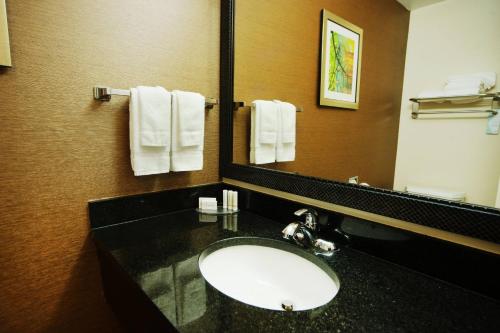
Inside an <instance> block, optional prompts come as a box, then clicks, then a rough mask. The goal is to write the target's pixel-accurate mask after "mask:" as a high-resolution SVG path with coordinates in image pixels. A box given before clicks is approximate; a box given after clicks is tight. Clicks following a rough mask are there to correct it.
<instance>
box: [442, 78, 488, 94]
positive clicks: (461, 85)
mask: <svg viewBox="0 0 500 333" xmlns="http://www.w3.org/2000/svg"><path fill="white" fill-rule="evenodd" d="M468 89H473V90H477V91H480V92H484V91H485V88H484V83H483V81H482V80H481V79H479V78H471V79H470V80H458V81H451V82H448V83H446V84H445V86H444V90H445V91H457V90H468Z"/></svg>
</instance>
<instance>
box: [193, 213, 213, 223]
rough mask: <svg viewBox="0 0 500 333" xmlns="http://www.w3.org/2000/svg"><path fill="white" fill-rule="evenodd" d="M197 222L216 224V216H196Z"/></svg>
mask: <svg viewBox="0 0 500 333" xmlns="http://www.w3.org/2000/svg"><path fill="white" fill-rule="evenodd" d="M198 221H199V222H206V223H214V222H217V215H211V214H198Z"/></svg>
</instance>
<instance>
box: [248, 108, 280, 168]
mask: <svg viewBox="0 0 500 333" xmlns="http://www.w3.org/2000/svg"><path fill="white" fill-rule="evenodd" d="M277 132H278V104H276V103H274V102H272V101H263V100H256V101H253V102H252V111H251V132H250V163H255V164H266V163H273V162H275V161H276V142H277Z"/></svg>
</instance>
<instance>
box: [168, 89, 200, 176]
mask: <svg viewBox="0 0 500 333" xmlns="http://www.w3.org/2000/svg"><path fill="white" fill-rule="evenodd" d="M204 134H205V97H204V96H202V95H200V94H198V93H194V92H186V91H179V90H174V91H173V92H172V158H171V164H172V171H194V170H201V169H203V141H204Z"/></svg>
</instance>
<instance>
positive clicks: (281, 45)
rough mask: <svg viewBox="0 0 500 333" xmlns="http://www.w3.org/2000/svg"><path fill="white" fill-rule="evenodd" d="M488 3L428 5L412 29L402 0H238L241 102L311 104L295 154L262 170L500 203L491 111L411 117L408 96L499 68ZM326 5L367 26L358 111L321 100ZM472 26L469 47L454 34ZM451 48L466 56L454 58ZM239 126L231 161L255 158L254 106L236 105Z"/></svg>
mask: <svg viewBox="0 0 500 333" xmlns="http://www.w3.org/2000/svg"><path fill="white" fill-rule="evenodd" d="M483 2H485V4H484V6H483V5H480V6H478V5H472V4H470V2H467V1H460V0H454V1H450V4H446V2H444V3H442V4H437V5H434V6H430V7H428V8H421V9H418V10H417V11H416V12H414V13H415V14H414V15H413V18H412V22H411V24H410V25H409V15H410V14H409V12H408V11H407V10H406V9H405V8H404V7H403V6H402V5H400V4H399V3H398V2H397V1H396V0H394V1H378V2H373V1H357V2H356V5H354V4H353V3H352V2H345V1H325V0H312V1H304V0H272V1H265V0H237V5H236V12H235V58H234V64H235V65H234V75H235V77H234V98H235V100H238V101H240V100H241V101H245V102H246V103H247V104H250V103H251V102H252V101H253V100H256V99H263V100H273V99H278V100H282V101H288V102H290V103H293V104H295V105H297V106H299V107H301V108H303V111H302V112H298V113H297V116H296V123H297V129H296V133H297V134H296V149H295V150H296V157H295V160H294V161H292V162H277V163H266V164H261V165H259V166H260V167H264V168H270V169H274V170H282V171H287V172H295V173H298V174H300V175H306V176H313V177H319V178H324V179H330V180H335V181H340V182H347V181H348V180H349V179H351V181H356V179H357V181H358V182H359V183H363V184H368V185H370V186H373V187H377V188H383V189H389V190H396V191H407V190H408V191H410V192H422V193H423V194H427V195H430V196H432V195H434V196H437V197H442V198H445V199H449V200H461V201H464V202H468V203H472V204H480V205H485V206H490V207H495V206H496V207H497V208H500V153H499V152H500V136H499V135H487V134H486V133H485V131H486V126H487V121H488V120H487V119H486V118H487V117H488V114H487V113H485V114H480V113H478V114H473V115H469V114H467V116H468V117H466V118H464V116H463V115H460V114H458V115H449V114H446V116H445V117H444V116H433V118H432V119H431V117H427V118H426V119H424V117H423V116H420V117H419V119H412V116H411V111H412V106H411V104H412V102H410V101H409V98H410V97H415V96H417V95H418V94H419V92H420V91H422V90H424V89H431V88H436V87H437V85H438V84H439V83H440V81H443V80H444V79H446V76H447V75H452V74H462V73H468V72H480V71H484V70H491V71H496V72H498V73H500V63H499V61H498V59H500V52H499V51H498V48H496V47H494V46H492V45H491V43H490V39H489V38H495V36H494V35H495V34H497V36H496V37H499V36H498V29H499V28H500V25H499V23H498V22H496V21H495V20H489V21H490V23H489V25H490V26H489V27H488V28H487V29H486V31H492V33H491V34H489V33H486V34H485V33H484V30H485V29H484V28H485V26H483V25H485V24H484V23H482V25H481V26H477V24H478V21H481V20H480V19H481V18H483V19H484V20H488V19H487V17H489V15H491V11H492V10H495V8H496V11H497V13H498V12H500V10H499V8H500V5H497V6H494V5H493V2H491V1H483ZM488 3H490V4H492V5H491V6H489V7H491V8H489V7H488V6H487V5H488ZM323 8H326V9H327V10H329V11H332V12H335V14H336V15H339V16H341V17H343V18H345V19H346V20H348V21H350V22H352V23H354V24H356V25H357V26H360V27H361V28H362V29H363V30H364V34H365V41H364V43H363V59H362V67H361V72H362V75H361V80H360V93H359V94H360V99H359V109H358V110H351V109H342V108H331V107H325V106H320V105H319V104H318V91H319V81H320V80H319V75H320V73H319V59H320V56H321V51H322V50H321V30H320V29H321V10H322V9H323ZM449 9H453V11H454V12H451V13H450V12H446V11H447V10H449ZM442 12H446V14H445V15H442V16H441V15H439V14H440V13H442ZM466 13H467V15H469V16H472V18H473V19H472V20H471V19H469V20H468V21H467V22H466V23H464V21H461V20H459V17H460V16H461V15H464V14H466ZM498 14H500V13H498ZM459 22H462V23H459ZM409 27H410V37H409V39H408V48H407V36H408V28H409ZM450 31H451V32H450ZM474 31H475V32H474ZM493 31H494V32H493ZM464 34H465V35H467V34H471V36H472V35H473V36H476V37H474V41H471V45H469V46H468V45H464V43H465V44H467V42H466V41H465V42H461V43H460V45H457V42H456V39H455V38H451V37H455V36H457V37H458V36H460V35H462V36H463V35H464ZM447 37H450V38H447ZM472 44H474V45H472ZM476 45H484V46H482V50H481V51H482V52H484V54H477V52H478V50H477V46H476ZM468 50H470V51H468ZM452 54H453V55H454V58H459V59H458V60H457V59H453V60H449V59H448V57H449V56H450V55H452ZM478 57H479V58H478ZM405 59H406V66H405ZM469 59H476V60H477V62H475V63H473V64H471V63H470V61H469ZM434 67H435V68H434ZM405 73H406V74H405ZM403 92H404V95H403V96H402V94H403ZM402 97H403V98H402ZM401 100H403V103H401ZM485 102H486V103H488V102H489V103H490V104H491V101H485ZM473 104H474V105H473V106H474V107H478V108H479V107H480V105H479V104H480V103H479V102H478V103H473ZM443 107H444V108H446V107H447V105H443ZM450 107H451V108H450V109H453V110H456V109H455V105H451V104H450ZM466 107H467V108H470V107H471V105H468V104H467V105H466ZM487 107H488V106H486V108H487ZM233 126H234V129H233V162H234V163H237V164H244V165H248V164H249V152H250V145H249V142H250V131H251V126H250V109H249V108H240V109H238V110H237V111H236V112H235V113H234V122H233Z"/></svg>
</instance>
